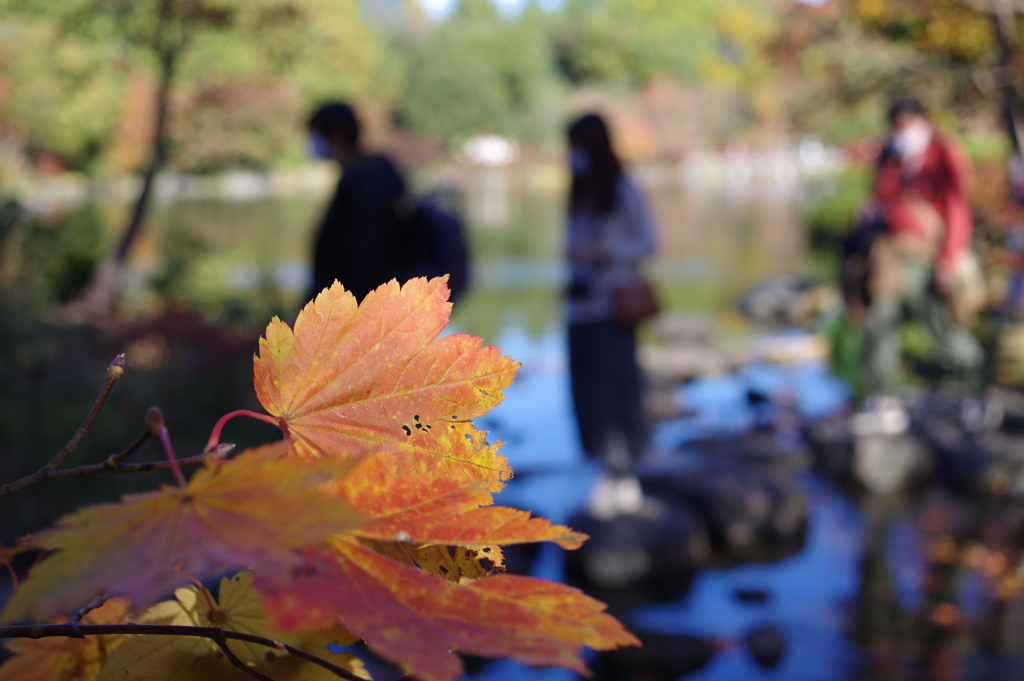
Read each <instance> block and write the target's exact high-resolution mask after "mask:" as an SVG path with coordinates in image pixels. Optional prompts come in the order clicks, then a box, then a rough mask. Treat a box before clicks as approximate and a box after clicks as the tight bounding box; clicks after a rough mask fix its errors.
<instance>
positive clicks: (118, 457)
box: [103, 429, 152, 468]
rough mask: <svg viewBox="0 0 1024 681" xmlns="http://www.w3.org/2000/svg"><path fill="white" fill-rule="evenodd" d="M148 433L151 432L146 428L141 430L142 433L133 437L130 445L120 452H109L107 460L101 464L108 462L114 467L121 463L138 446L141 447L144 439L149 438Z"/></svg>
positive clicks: (137, 448)
mask: <svg viewBox="0 0 1024 681" xmlns="http://www.w3.org/2000/svg"><path fill="white" fill-rule="evenodd" d="M150 435H152V433H150V432H149V430H148V429H147V430H144V431H142V435H140V436H138V437H137V438H135V440H134V441H132V443H131V444H130V445H128V446H127V447H125V448H124V449H123V450H121V452H120V453H118V454H111V455H110V456H109V457H107V461H106V462H105V463H104V464H103V465H104V466H106V465H108V464H109V465H110V466H112V467H115V468H116V467H117V464H119V463H121V462H122V461H124V460H125V459H127V458H128V457H129V456H131V455H132V454H134V453H135V452H137V451H139V448H140V447H142V445H144V444H146V440H148V439H149V436H150Z"/></svg>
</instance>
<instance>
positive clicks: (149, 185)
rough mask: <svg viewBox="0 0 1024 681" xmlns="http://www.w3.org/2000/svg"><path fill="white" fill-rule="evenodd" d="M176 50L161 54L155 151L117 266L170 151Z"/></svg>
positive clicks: (120, 247)
mask: <svg viewBox="0 0 1024 681" xmlns="http://www.w3.org/2000/svg"><path fill="white" fill-rule="evenodd" d="M177 56H178V55H177V51H176V50H170V51H167V52H165V53H164V54H162V55H160V66H161V70H160V89H159V90H158V91H157V99H156V130H155V132H154V135H153V151H152V158H151V159H150V163H149V167H148V168H147V169H146V175H145V177H144V179H143V182H142V192H141V193H140V194H139V198H138V200H137V201H136V202H135V209H134V210H133V211H132V217H131V220H130V221H129V222H128V227H127V229H125V231H124V236H123V237H121V244H120V245H119V246H118V247H117V255H116V256H115V262H116V263H117V265H118V266H120V265H121V264H122V263H124V260H125V258H126V257H127V256H128V251H129V250H130V249H131V246H132V242H133V241H134V240H135V237H136V236H138V234H139V230H140V229H141V228H142V221H143V220H144V219H145V217H146V209H147V208H148V207H149V202H150V197H151V196H152V194H153V183H154V181H155V180H156V174H157V172H158V171H159V170H160V168H161V167H162V166H163V164H164V160H165V157H166V154H167V110H168V107H169V103H170V95H171V83H172V81H173V80H174V66H175V61H176V59H177Z"/></svg>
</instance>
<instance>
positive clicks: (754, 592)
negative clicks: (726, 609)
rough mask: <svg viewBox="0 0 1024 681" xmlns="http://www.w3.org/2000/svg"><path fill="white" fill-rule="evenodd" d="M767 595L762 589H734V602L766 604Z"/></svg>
mask: <svg viewBox="0 0 1024 681" xmlns="http://www.w3.org/2000/svg"><path fill="white" fill-rule="evenodd" d="M768 599H769V594H768V592H767V591H765V590H764V589H736V600H738V601H743V602H744V603H766V602H767V601H768Z"/></svg>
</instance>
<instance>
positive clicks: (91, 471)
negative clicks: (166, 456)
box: [47, 454, 206, 480]
mask: <svg viewBox="0 0 1024 681" xmlns="http://www.w3.org/2000/svg"><path fill="white" fill-rule="evenodd" d="M112 459H113V457H110V458H108V459H107V460H106V461H104V462H103V463H94V464H90V465H88V466H78V467H76V468H65V469H63V470H59V471H54V472H53V473H52V474H51V475H50V476H49V477H48V478H47V480H60V479H61V478H84V477H86V476H89V475H96V474H97V473H145V472H147V471H166V470H171V462H170V461H153V462H152V463H117V462H115V461H112ZM205 461H206V455H205V454H196V455H195V456H190V457H188V458H187V459H179V460H178V465H179V466H201V465H202V464H203V463H204V462H205Z"/></svg>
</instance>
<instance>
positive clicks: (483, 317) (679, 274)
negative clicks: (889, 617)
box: [102, 168, 1018, 681]
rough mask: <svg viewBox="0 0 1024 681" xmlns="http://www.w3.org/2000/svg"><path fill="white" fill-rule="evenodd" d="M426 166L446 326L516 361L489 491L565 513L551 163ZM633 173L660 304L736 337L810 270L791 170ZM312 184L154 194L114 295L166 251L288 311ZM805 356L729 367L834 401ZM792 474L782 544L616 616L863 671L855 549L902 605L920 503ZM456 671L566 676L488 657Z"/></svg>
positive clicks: (555, 179)
mask: <svg viewBox="0 0 1024 681" xmlns="http://www.w3.org/2000/svg"><path fill="white" fill-rule="evenodd" d="M438 177H442V179H444V180H445V181H446V182H448V183H451V182H453V181H454V183H455V184H456V186H458V187H459V188H460V190H459V191H458V192H456V193H455V194H454V196H455V197H456V202H457V203H458V205H459V208H460V211H461V212H462V214H463V215H464V216H465V217H466V219H467V224H468V228H469V231H468V236H469V239H470V242H471V247H472V252H473V286H472V289H471V290H470V291H469V292H468V293H467V295H466V296H465V298H464V299H463V300H462V301H460V303H459V305H458V306H457V307H456V310H455V314H454V318H453V326H452V328H453V329H454V330H458V331H461V332H466V333H470V334H473V335H477V336H480V337H482V338H484V339H485V341H487V342H488V343H490V344H494V345H497V346H498V347H500V348H502V350H503V351H504V352H505V353H506V354H508V355H510V356H512V357H514V358H515V359H517V360H519V361H521V362H522V365H523V366H522V369H521V371H520V373H519V374H518V376H517V379H516V381H515V383H514V384H513V385H512V386H511V387H510V388H509V389H508V390H507V392H506V400H505V402H504V403H503V404H502V405H500V406H499V407H498V408H496V409H495V410H494V411H493V412H492V413H491V414H489V415H487V416H486V417H484V418H482V419H480V426H481V427H482V428H483V429H484V430H489V431H491V434H492V438H493V439H499V440H503V441H504V442H505V448H504V450H503V451H504V452H505V454H506V456H507V457H508V459H509V461H510V463H511V464H512V467H513V468H514V469H515V471H516V473H517V477H516V478H515V479H513V480H512V481H511V482H510V483H509V485H508V488H507V489H506V490H505V491H504V492H502V493H501V495H499V497H498V503H504V504H508V505H513V506H518V507H521V508H526V509H529V510H531V511H534V512H535V513H537V514H539V515H543V516H545V517H548V518H551V519H552V520H555V521H558V522H565V521H567V520H568V519H569V517H570V516H571V515H572V514H573V513H574V512H576V511H578V510H579V509H580V508H582V507H583V506H584V505H585V503H586V499H587V497H588V495H589V493H590V490H591V487H592V485H593V483H594V482H595V481H596V480H597V478H598V477H599V476H600V474H601V471H599V470H598V469H597V467H596V466H594V465H593V464H592V463H587V462H585V461H584V460H583V457H582V453H581V451H580V446H579V442H578V439H577V434H576V432H575V424H574V421H573V419H572V415H571V404H570V399H569V388H568V377H567V374H566V365H567V361H566V349H565V341H564V336H565V330H564V322H563V320H562V316H561V308H560V291H561V290H562V288H563V285H564V281H565V276H566V275H565V268H564V265H563V263H562V259H561V257H560V255H561V241H562V233H561V222H562V213H563V208H562V198H561V196H562V187H563V184H564V179H563V178H562V177H561V175H560V174H559V173H558V172H557V170H554V169H551V168H548V169H544V168H540V169H533V170H531V171H527V170H525V169H524V170H478V171H472V172H461V173H455V175H454V176H452V175H448V176H440V175H438V174H436V173H434V174H431V173H423V175H422V177H420V178H419V184H420V185H421V186H429V185H431V184H432V183H433V182H436V181H437V180H438ZM453 177H454V179H453ZM640 177H641V178H642V180H643V182H642V184H643V187H644V192H645V194H646V196H647V197H648V200H649V202H650V205H651V208H652V211H653V213H654V216H655V219H656V222H657V223H658V226H659V230H660V237H661V248H660V251H659V253H658V256H657V258H656V259H655V261H654V262H653V264H652V265H651V267H650V274H651V276H652V277H653V278H654V279H655V280H656V281H657V282H658V284H659V287H660V289H661V292H662V295H663V298H664V303H665V307H666V308H667V309H668V310H670V311H687V312H695V313H701V314H703V315H706V316H707V317H710V318H712V319H714V320H715V323H716V324H717V325H718V328H719V329H720V332H719V333H720V335H721V336H723V337H726V338H729V337H734V338H742V337H747V336H752V335H753V334H755V333H758V329H756V328H754V327H752V326H751V325H750V323H749V322H748V321H746V320H745V319H744V318H743V317H742V316H741V315H740V314H739V312H738V309H737V305H736V303H737V300H738V299H739V297H740V296H741V295H742V294H743V293H744V292H745V291H746V290H747V289H748V288H749V287H751V286H752V285H754V284H756V283H757V282H759V281H762V280H763V279H764V278H766V277H768V276H770V275H774V274H780V273H790V274H808V273H811V272H813V271H814V270H815V267H814V263H813V262H812V258H811V257H810V255H809V253H808V250H807V239H806V235H805V230H804V228H803V225H802V223H801V220H800V206H801V201H802V198H803V195H804V190H803V189H801V188H800V187H799V186H797V185H794V184H785V183H774V184H763V185H758V184H745V183H744V184H733V185H730V184H727V183H726V184H721V185H717V186H710V187H707V186H705V187H698V186H693V185H685V184H683V183H680V182H679V181H678V178H677V177H675V176H674V175H673V174H672V172H671V171H667V170H661V171H657V172H655V171H644V172H643V173H642V174H641V175H640ZM325 198H326V197H323V196H308V195H307V196H303V195H297V196H290V197H277V198H261V199H250V200H245V201H233V202H232V201H224V200H217V201H214V200H202V201H181V202H177V203H173V204H161V205H158V206H157V207H156V210H155V212H154V216H153V220H152V224H151V226H150V228H149V231H147V232H146V233H145V234H144V235H143V237H142V238H141V239H140V241H139V242H138V244H137V245H136V249H135V251H134V252H133V257H132V268H131V274H130V277H131V279H130V284H131V288H130V296H129V301H130V304H131V305H135V306H137V308H138V309H139V310H140V311H145V310H146V309H147V308H148V307H150V306H152V305H154V304H157V303H158V301H157V299H156V298H155V296H154V294H153V293H152V292H151V291H150V290H149V288H148V287H147V286H146V284H145V282H146V281H147V280H148V279H150V278H152V277H154V276H159V275H160V274H161V273H162V272H166V270H167V269H168V267H169V266H170V265H173V264H174V261H175V259H176V258H177V259H178V260H180V261H181V262H180V263H179V264H178V265H177V266H179V267H181V268H183V269H182V273H180V276H179V282H185V283H179V285H180V286H184V287H185V288H183V289H180V290H179V295H182V296H183V297H186V298H191V299H193V300H195V301H198V303H200V304H201V306H205V307H203V309H204V310H205V312H206V313H207V314H208V316H211V317H213V318H216V317H217V315H218V314H220V311H222V308H224V307H225V306H226V305H228V303H227V302H225V301H228V300H229V299H231V298H232V297H235V298H242V299H244V298H246V297H247V296H252V295H253V292H256V291H265V290H267V289H268V288H270V289H273V290H274V292H275V295H276V296H278V297H277V298H276V300H277V301H278V304H279V305H280V306H282V307H283V308H285V309H288V308H290V309H291V310H292V314H294V310H295V307H296V305H297V304H298V296H299V295H300V294H301V292H302V291H303V290H304V289H305V286H306V282H307V281H308V276H309V274H308V267H307V265H306V257H307V254H308V250H309V244H310V241H311V238H312V231H313V228H314V226H315V223H316V219H317V217H318V215H319V212H320V210H321V209H322V206H323V203H324V201H325ZM124 211H125V208H124V207H123V206H110V205H108V206H104V207H102V212H103V216H104V217H103V219H104V223H105V224H107V225H110V226H111V228H110V229H111V231H113V226H116V225H118V224H120V223H121V220H122V219H123V217H124ZM647 333H648V334H649V331H648V332H647ZM647 339H648V340H650V338H647ZM804 368H805V369H806V371H803V373H801V371H795V372H789V373H785V375H781V374H779V373H778V371H776V370H775V369H772V368H771V367H761V368H760V369H759V368H758V367H751V368H749V370H748V371H747V373H746V374H745V377H741V378H742V381H747V382H750V381H755V382H756V381H758V380H773V381H783V382H787V381H788V382H789V383H788V384H789V385H790V387H791V389H792V390H793V391H795V393H796V397H797V399H798V402H799V401H800V400H803V402H804V403H806V404H807V405H811V406H808V407H807V408H808V409H810V410H811V412H813V411H814V410H815V409H817V410H818V411H819V412H820V411H821V410H823V409H824V410H825V411H827V410H828V409H831V408H833V407H834V406H836V405H837V404H838V403H840V402H842V401H843V400H845V399H846V397H847V393H846V392H844V390H843V388H842V386H841V385H838V384H837V383H835V382H834V381H831V379H829V378H828V375H827V372H826V371H824V370H823V369H822V367H820V366H812V365H809V366H807V367H804ZM773 371H775V373H772V372H773ZM758 372H760V373H758ZM780 376H781V378H780ZM766 377H767V378H766ZM730 380H733V379H730V378H726V379H720V380H719V382H718V383H716V382H715V381H710V382H706V383H703V384H701V383H696V384H693V385H691V386H690V387H689V388H688V389H689V390H690V391H691V398H692V397H693V395H699V399H698V401H699V403H700V408H699V409H697V410H696V411H697V414H696V416H695V418H697V419H698V420H697V421H693V422H686V423H684V422H679V421H676V422H674V423H672V424H665V425H664V426H661V427H660V428H656V432H655V438H654V439H655V441H656V442H658V443H660V445H661V448H662V449H671V448H673V447H675V446H676V445H678V444H681V443H683V442H685V441H686V440H687V439H692V437H693V436H692V433H691V432H690V429H692V428H693V427H694V424H697V425H698V426H699V424H700V423H701V421H699V419H700V418H705V419H712V420H714V419H718V421H715V423H717V424H719V425H720V424H721V423H723V422H729V423H733V424H734V425H735V423H739V424H740V425H741V426H742V425H743V424H745V423H747V417H748V416H751V414H748V413H747V411H745V410H749V409H750V407H749V405H747V404H746V403H737V402H736V401H735V389H736V385H734V384H732V383H729V381H730ZM736 380H740V379H736ZM733 383H735V381H733ZM730 386H731V387H730ZM693 391H697V392H693ZM700 391H703V392H700ZM823 404H828V405H832V406H830V407H828V408H825V407H822V406H821V405H823ZM814 405H817V406H814ZM819 415H820V414H819ZM751 417H752V416H751ZM798 484H799V486H800V489H801V490H802V491H803V493H804V494H805V495H806V497H807V499H808V501H809V508H810V522H809V529H808V533H807V537H806V541H805V544H804V546H803V548H802V550H800V551H799V552H798V553H797V554H795V555H792V556H789V557H786V558H783V559H779V560H776V561H773V562H767V563H759V564H741V565H738V566H732V567H722V566H718V567H706V568H704V569H702V570H700V572H699V573H698V574H697V576H696V578H695V580H694V583H693V585H692V588H691V589H690V590H689V591H688V593H686V595H684V596H682V597H679V598H677V599H675V600H670V601H667V602H660V603H648V604H646V605H642V606H640V607H637V608H634V609H632V610H630V611H629V612H627V613H625V614H624V615H623V618H624V620H625V622H626V624H627V626H630V627H635V628H637V629H642V630H644V631H649V632H657V633H665V634H687V635H694V636H701V637H705V638H708V639H713V640H715V641H719V642H724V643H721V645H719V646H718V648H717V652H716V654H714V656H713V657H712V659H711V660H710V661H709V662H708V663H707V664H706V665H705V666H704V667H703V668H702V669H700V670H699V671H697V672H695V673H694V674H692V675H690V676H688V677H687V678H692V679H705V680H710V679H716V680H718V679H721V680H723V681H724V680H726V679H728V680H740V681H743V680H747V679H749V680H755V679H757V680H760V679H769V678H775V679H786V680H787V681H790V680H795V679H807V680H808V681H811V680H817V679H836V678H851V679H853V678H874V677H873V676H872V675H871V674H870V672H866V671H863V670H865V669H868V668H869V667H870V665H867V664H866V663H865V659H866V657H867V653H866V652H865V650H866V649H865V648H864V647H863V646H862V645H861V644H859V643H854V642H852V641H851V639H850V638H849V636H848V633H849V631H850V628H851V617H852V616H853V615H852V613H853V611H854V610H855V609H856V608H855V604H856V603H857V602H858V599H859V598H860V597H861V594H862V591H863V590H864V588H865V587H864V576H863V570H862V564H863V562H864V558H865V550H866V546H867V542H866V540H867V538H868V537H869V536H871V533H872V532H874V533H875V534H878V533H881V536H882V540H881V546H882V548H881V549H880V551H881V553H882V554H884V555H885V556H888V557H890V558H893V559H894V560H893V561H891V562H892V564H893V566H894V567H893V568H892V572H893V575H894V576H893V577H892V579H891V583H892V584H893V585H894V586H893V587H892V588H893V590H894V592H895V593H896V596H895V598H896V599H897V601H898V602H899V603H900V604H901V607H902V608H903V609H904V610H906V611H910V610H913V609H914V608H915V607H916V606H915V603H919V602H920V601H921V599H922V591H921V583H922V581H923V578H922V573H923V571H924V570H925V567H924V565H925V561H924V560H923V558H922V555H923V552H924V551H925V549H924V548H923V540H922V539H921V536H920V531H919V530H918V526H917V524H916V523H917V521H918V519H919V518H920V517H921V514H922V513H926V512H927V509H926V510H924V511H922V510H921V509H922V508H923V506H921V505H914V506H912V507H906V508H902V510H901V514H897V515H896V516H893V517H895V518H897V520H893V521H892V523H891V524H890V525H886V526H885V527H883V528H882V529H881V530H879V529H878V528H877V527H876V526H875V525H877V523H876V524H875V525H871V523H870V522H869V521H868V520H867V519H866V517H865V514H864V512H863V511H862V510H861V508H860V507H859V506H858V505H857V504H856V503H854V502H853V501H851V500H850V498H849V497H848V495H847V494H846V493H844V492H842V491H840V490H839V489H837V488H835V487H833V486H832V485H831V484H829V483H827V482H825V481H823V480H821V479H820V478H818V477H817V476H815V475H814V474H813V473H810V472H803V473H800V474H799V475H798ZM929 503H932V502H929ZM934 503H939V504H940V505H941V503H945V502H942V501H941V500H940V501H939V502H934ZM925 506H927V504H925ZM872 528H874V529H872ZM883 562H884V561H883ZM562 565H563V555H562V552H561V550H560V549H558V548H556V547H554V546H545V547H542V548H541V550H540V551H539V553H538V554H537V556H536V558H535V560H533V561H532V563H531V564H530V568H529V570H530V572H531V574H534V575H537V576H541V577H546V578H552V579H560V578H561V577H562ZM750 589H753V590H757V591H761V592H764V593H765V594H766V595H767V597H766V598H763V599H758V600H756V601H753V602H752V601H749V600H744V599H739V598H737V597H736V594H737V593H738V592H740V591H743V590H750ZM765 624H768V625H772V626H774V627H776V628H777V630H778V631H779V632H781V634H782V637H783V640H784V642H785V645H784V652H783V654H782V658H781V660H780V661H779V663H778V665H777V666H775V667H774V669H766V668H765V667H764V666H761V665H758V664H756V663H755V662H754V660H753V658H752V656H751V654H750V653H749V651H748V650H747V648H746V647H744V646H743V645H739V644H737V642H738V641H740V640H741V639H742V638H743V636H744V635H745V634H746V633H748V632H749V631H751V630H752V629H754V628H756V627H758V626H762V625H765ZM894 645H895V644H894ZM876 647H877V646H876ZM902 669H903V667H902V666H901V665H900V664H899V663H897V664H894V665H893V666H892V668H887V669H886V672H887V674H888V675H886V676H885V677H884V678H928V677H926V676H912V675H908V676H904V675H903V673H902V671H901V670H902ZM890 672H891V673H890ZM472 678H474V679H480V680H484V679H487V680H494V681H498V680H506V679H507V680H509V681H511V680H514V679H534V680H537V681H541V680H543V681H555V680H559V681H561V680H563V679H572V678H575V677H574V676H573V675H572V674H570V673H568V672H563V671H559V670H529V669H527V668H525V667H522V666H520V665H517V664H514V663H509V662H499V663H494V664H491V665H488V666H487V667H485V668H483V669H481V670H479V671H477V672H475V674H474V675H473V676H472ZM879 678H881V677H879ZM949 678H960V677H956V676H953V677H949ZM964 678H977V679H982V678H996V677H988V676H985V675H984V674H981V675H977V674H975V675H973V676H968V677H964ZM999 678H1007V679H1009V678H1018V677H1016V676H1013V675H1012V674H1011V675H1006V676H1002V677H999Z"/></svg>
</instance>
